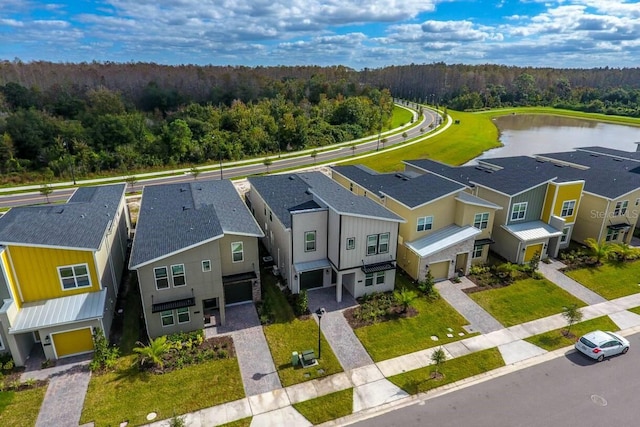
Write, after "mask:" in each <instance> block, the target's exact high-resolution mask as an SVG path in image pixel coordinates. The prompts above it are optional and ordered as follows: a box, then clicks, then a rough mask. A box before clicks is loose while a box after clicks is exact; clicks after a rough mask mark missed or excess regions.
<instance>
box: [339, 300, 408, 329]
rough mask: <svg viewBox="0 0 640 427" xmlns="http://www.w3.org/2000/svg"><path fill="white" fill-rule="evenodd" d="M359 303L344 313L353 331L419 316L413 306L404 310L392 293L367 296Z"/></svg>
mask: <svg viewBox="0 0 640 427" xmlns="http://www.w3.org/2000/svg"><path fill="white" fill-rule="evenodd" d="M357 301H358V303H359V304H360V305H359V306H357V307H352V308H349V309H347V310H345V311H344V317H345V318H346V319H347V322H348V323H349V325H350V326H351V327H352V328H353V329H357V328H362V327H364V326H370V325H373V324H375V323H379V322H386V321H389V320H394V319H402V318H410V317H414V316H417V315H418V310H417V309H416V308H415V307H414V306H412V305H410V306H409V307H407V308H406V309H404V308H403V307H402V305H401V304H399V303H398V301H397V300H396V299H395V297H394V295H393V293H391V292H385V293H376V294H371V295H367V296H365V297H360V298H358V299H357Z"/></svg>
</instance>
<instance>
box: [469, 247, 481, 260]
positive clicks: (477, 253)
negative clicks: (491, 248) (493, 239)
mask: <svg viewBox="0 0 640 427" xmlns="http://www.w3.org/2000/svg"><path fill="white" fill-rule="evenodd" d="M483 248H484V246H483V245H473V253H472V254H471V257H472V258H482V249H483Z"/></svg>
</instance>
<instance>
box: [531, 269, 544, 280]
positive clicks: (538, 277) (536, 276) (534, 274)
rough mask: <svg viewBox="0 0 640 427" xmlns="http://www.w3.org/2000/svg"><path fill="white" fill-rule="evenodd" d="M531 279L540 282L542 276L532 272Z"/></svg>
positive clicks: (537, 272)
mask: <svg viewBox="0 0 640 427" xmlns="http://www.w3.org/2000/svg"><path fill="white" fill-rule="evenodd" d="M531 277H532V278H533V279H535V280H542V279H544V276H543V275H542V273H540V272H539V271H534V272H533V273H531Z"/></svg>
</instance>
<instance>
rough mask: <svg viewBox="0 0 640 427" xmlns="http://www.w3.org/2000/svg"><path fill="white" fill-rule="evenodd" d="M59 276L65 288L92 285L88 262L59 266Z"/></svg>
mask: <svg viewBox="0 0 640 427" xmlns="http://www.w3.org/2000/svg"><path fill="white" fill-rule="evenodd" d="M58 276H59V277H60V283H62V289H63V290H65V291H66V290H70V289H77V288H88V287H90V286H91V279H90V278H89V266H88V265H87V264H79V265H69V266H65V267H58Z"/></svg>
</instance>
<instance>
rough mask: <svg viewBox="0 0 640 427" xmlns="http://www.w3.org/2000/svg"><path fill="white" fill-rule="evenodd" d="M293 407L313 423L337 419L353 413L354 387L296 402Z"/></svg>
mask: <svg viewBox="0 0 640 427" xmlns="http://www.w3.org/2000/svg"><path fill="white" fill-rule="evenodd" d="M293 407H294V408H295V409H296V410H297V411H298V412H300V413H301V414H302V416H303V417H305V418H306V419H308V420H309V422H311V424H313V425H317V424H321V423H324V422H326V421H330V420H335V419H336V418H340V417H344V416H346V415H350V414H351V413H353V389H352V388H349V389H346V390H342V391H337V392H335V393H331V394H327V395H325V396H321V397H317V398H315V399H311V400H307V401H305V402H300V403H296V404H294V405H293Z"/></svg>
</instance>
